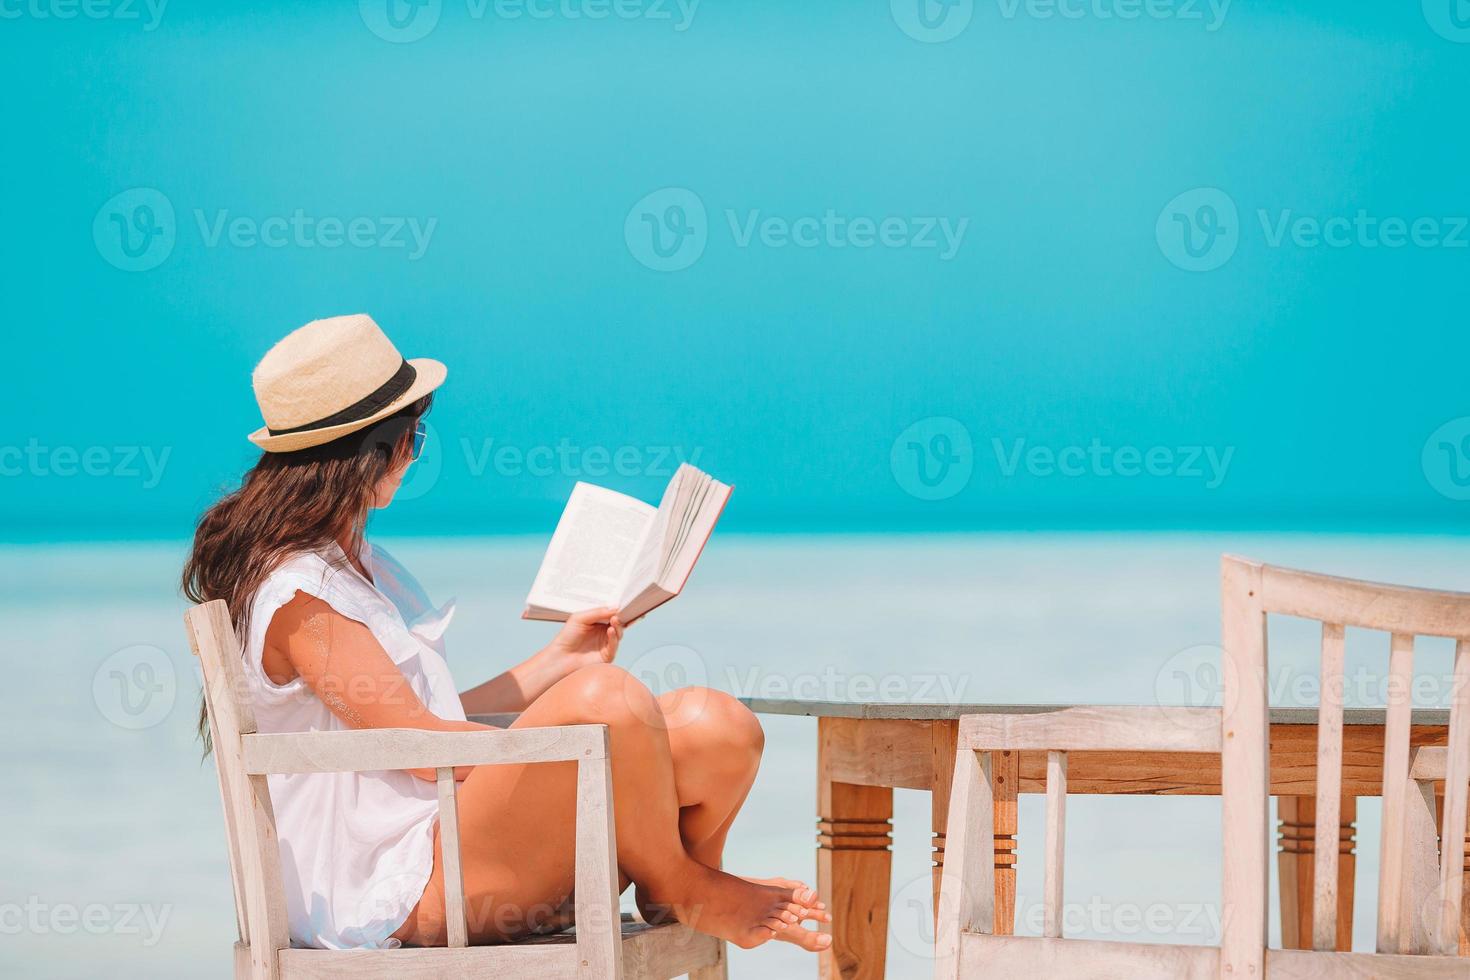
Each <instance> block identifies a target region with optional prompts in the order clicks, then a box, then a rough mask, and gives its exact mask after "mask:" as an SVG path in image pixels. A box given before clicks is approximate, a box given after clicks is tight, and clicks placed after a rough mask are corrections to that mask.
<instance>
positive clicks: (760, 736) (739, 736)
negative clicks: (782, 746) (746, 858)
mask: <svg viewBox="0 0 1470 980" xmlns="http://www.w3.org/2000/svg"><path fill="white" fill-rule="evenodd" d="M658 703H659V706H660V707H661V708H662V709H663V713H664V717H665V718H667V719H668V731H669V750H670V753H671V755H672V757H673V763H674V787H675V791H676V792H677V793H678V797H679V836H680V837H681V838H682V839H683V841H684V847H685V849H686V850H687V851H688V852H689V855H690V856H691V857H693V858H694V859H695V860H696V861H699V862H700V863H702V864H706V865H708V866H709V867H711V868H718V867H720V866H721V862H722V860H723V857H724V852H725V840H726V838H727V837H728V835H729V833H730V826H731V824H732V823H734V820H735V815H736V814H737V813H738V812H739V810H740V807H741V806H742V805H744V803H745V798H746V796H747V795H748V794H749V793H750V787H751V785H752V784H753V783H754V782H755V774H756V770H757V769H759V768H760V761H761V752H762V751H763V750H764V748H765V742H766V736H765V732H763V731H762V730H761V724H760V722H759V721H758V720H757V719H756V717H755V715H754V714H752V713H751V711H750V709H749V708H747V707H746V706H745V705H743V704H741V703H740V702H739V701H737V700H736V699H735V698H733V697H731V696H730V695H728V694H726V693H724V692H723V691H714V690H711V689H709V688H707V687H686V688H680V689H679V690H677V691H671V692H669V693H668V694H664V695H662V696H660V697H659V699H658Z"/></svg>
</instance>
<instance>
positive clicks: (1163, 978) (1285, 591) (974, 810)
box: [935, 556, 1470, 980]
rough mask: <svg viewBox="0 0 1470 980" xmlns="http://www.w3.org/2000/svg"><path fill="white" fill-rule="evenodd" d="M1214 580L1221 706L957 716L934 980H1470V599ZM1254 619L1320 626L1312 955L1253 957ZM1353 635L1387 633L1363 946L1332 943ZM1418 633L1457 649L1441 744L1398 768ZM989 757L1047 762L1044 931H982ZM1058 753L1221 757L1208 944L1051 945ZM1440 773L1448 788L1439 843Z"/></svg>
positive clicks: (1234, 566)
mask: <svg viewBox="0 0 1470 980" xmlns="http://www.w3.org/2000/svg"><path fill="white" fill-rule="evenodd" d="M1221 572H1222V575H1221V579H1222V588H1221V591H1222V620H1223V622H1222V650H1223V657H1224V663H1223V664H1222V667H1223V675H1224V707H1223V708H1222V709H1206V708H1166V707H1141V708H1067V709H1058V710H1056V711H1050V712H1039V713H1032V714H1013V715H968V716H965V717H964V718H962V719H961V722H960V732H959V752H958V756H957V759H956V763H955V774H954V781H953V784H952V790H951V802H950V810H949V828H948V834H947V842H946V859H945V864H944V876H943V881H942V885H941V890H940V899H939V909H938V915H939V932H938V941H937V943H936V947H935V957H936V972H935V976H936V977H940V978H950V980H953V978H959V977H962V976H963V977H977V976H1001V977H1006V976H1027V975H1031V976H1066V977H1099V978H1128V980H1152V978H1158V980H1174V978H1191V980H1206V978H1216V977H1218V978H1221V980H1227V978H1228V980H1247V978H1263V977H1264V978H1266V980H1296V978H1302V980H1305V978H1313V980H1317V978H1324V977H1361V978H1370V977H1376V978H1383V980H1419V978H1423V980H1429V978H1444V977H1465V978H1470V960H1465V959H1459V958H1455V957H1456V953H1457V952H1458V948H1459V944H1460V938H1461V921H1462V905H1463V901H1462V886H1463V879H1464V861H1465V827H1466V797H1467V792H1470V712H1466V711H1465V710H1463V709H1464V707H1465V703H1466V701H1467V700H1470V692H1467V691H1466V685H1467V684H1470V594H1463V593H1454V592H1436V591H1431V590H1426V589H1412V588H1404V587H1400V586H1392V585H1377V584H1373V583H1368V582H1359V581H1354V580H1350V579H1341V578H1334V577H1331V576H1326V575H1317V574H1313V573H1310V572H1299V571H1294V570H1291V569H1285V568H1276V567H1273V566H1270V565H1262V564H1259V563H1256V562H1251V561H1246V560H1244V559H1240V558H1234V557H1230V556H1226V557H1225V558H1224V559H1223V561H1222V568H1221ZM1268 614H1280V615H1286V616H1294V617H1299V618H1304V619H1311V620H1315V621H1317V622H1319V623H1321V624H1322V660H1321V662H1322V667H1321V688H1322V691H1323V698H1322V705H1321V707H1320V710H1319V714H1318V729H1317V736H1318V744H1317V791H1316V825H1315V828H1314V831H1315V839H1314V845H1315V846H1314V851H1315V856H1316V860H1315V862H1314V869H1313V930H1312V931H1313V937H1312V939H1313V949H1311V950H1276V949H1268V948H1267V935H1268V933H1267V910H1268V907H1269V906H1268V896H1267V888H1268V882H1269V869H1268V861H1269V852H1270V835H1271V827H1270V819H1269V809H1268V801H1269V796H1268V793H1269V736H1270V730H1269V724H1268V714H1267V707H1268V686H1267V677H1268V671H1267V664H1268V661H1267V652H1266V617H1267V615H1268ZM1349 626H1352V627H1356V628H1362V629H1369V630H1377V631H1381V632H1386V633H1388V634H1389V635H1390V640H1389V644H1388V646H1389V658H1388V668H1389V692H1390V696H1389V704H1388V706H1387V713H1386V723H1385V741H1384V755H1383V829H1382V845H1381V847H1382V860H1381V864H1380V870H1379V883H1378V887H1379V895H1378V940H1377V950H1378V951H1377V952H1376V953H1352V952H1337V951H1335V945H1336V933H1337V881H1338V875H1337V871H1338V868H1337V864H1338V861H1337V858H1338V818H1339V805H1340V790H1341V782H1342V761H1343V755H1342V712H1343V704H1342V691H1343V687H1342V680H1343V644H1344V631H1345V628H1346V627H1349ZM1419 635H1424V636H1445V637H1451V638H1453V639H1455V640H1456V648H1455V666H1454V681H1455V689H1454V693H1453V701H1452V706H1451V714H1450V730H1449V748H1448V749H1445V748H1438V749H1436V748H1421V749H1419V750H1418V752H1417V753H1416V754H1415V755H1414V756H1413V757H1412V759H1411V756H1410V743H1409V734H1410V732H1409V728H1410V714H1411V709H1412V703H1411V693H1412V680H1413V654H1414V637H1415V636H1419ZM996 750H1011V751H1017V752H1023V753H1026V752H1042V751H1045V752H1046V753H1047V756H1046V757H1047V769H1046V774H1047V778H1046V796H1047V827H1046V849H1045V868H1044V875H1045V878H1044V887H1043V899H1044V923H1045V925H1044V929H1043V935H1042V936H1040V937H1022V936H1000V935H995V928H994V926H995V921H994V919H995V910H994V895H995V890H994V864H995V862H994V838H993V836H992V821H993V787H992V785H991V780H990V752H991V751H996ZM1068 751H1112V752H1116V751H1125V752H1126V751H1144V752H1157V751H1167V752H1199V753H1207V754H1218V755H1219V757H1220V767H1221V782H1222V792H1221V808H1222V821H1221V825H1222V833H1223V838H1224V839H1223V844H1224V847H1223V873H1222V889H1221V891H1222V908H1221V911H1222V926H1221V942H1220V946H1219V947H1212V946H1175V945H1163V944H1144V943H1114V942H1099V941H1090V940H1089V941H1083V940H1070V939H1065V938H1063V936H1062V930H1061V922H1062V867H1063V857H1064V846H1063V836H1064V826H1065V823H1064V821H1065V803H1066V792H1067V790H1066V779H1067V753H1068ZM1436 780H1442V781H1443V782H1444V786H1445V790H1444V793H1445V806H1444V813H1443V821H1442V823H1441V824H1440V826H1441V827H1443V833H1442V834H1439V835H1437V834H1436V830H1435V797H1434V792H1433V790H1434V784H1435V781H1436ZM1440 838H1442V840H1443V847H1440V846H1439V839H1440Z"/></svg>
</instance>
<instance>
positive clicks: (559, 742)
mask: <svg viewBox="0 0 1470 980" xmlns="http://www.w3.org/2000/svg"><path fill="white" fill-rule="evenodd" d="M602 732H603V730H602V726H601V725H559V726H557V727H555V728H506V729H494V730H486V731H474V732H432V731H425V730H423V729H419V728H368V729H362V730H356V731H335V732H273V733H270V734H267V735H247V736H245V738H244V753H245V768H246V771H247V772H249V773H252V774H257V775H263V774H266V773H271V774H275V773H300V772H371V771H373V770H378V769H438V768H441V767H443V766H485V765H505V764H512V763H519V764H524V763H531V762H574V761H576V760H578V759H583V758H592V757H594V756H595V755H596V753H599V752H602V751H604V749H603V734H602Z"/></svg>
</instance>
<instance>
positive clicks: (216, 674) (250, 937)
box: [184, 599, 290, 977]
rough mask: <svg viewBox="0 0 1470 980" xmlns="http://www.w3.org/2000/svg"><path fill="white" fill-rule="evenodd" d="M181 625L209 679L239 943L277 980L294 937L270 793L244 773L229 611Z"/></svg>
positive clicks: (212, 609)
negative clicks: (284, 952)
mask: <svg viewBox="0 0 1470 980" xmlns="http://www.w3.org/2000/svg"><path fill="white" fill-rule="evenodd" d="M184 622H185V625H186V627H187V629H188V633H189V645H190V646H191V647H192V648H193V650H194V653H195V655H196V656H197V657H199V662H200V665H201V667H202V668H203V671H204V703H205V705H206V707H207V708H208V711H209V732H210V737H211V739H212V741H213V744H214V762H215V767H216V769H217V771H218V773H219V784H220V796H221V799H222V801H223V804H224V812H225V831H226V834H227V835H228V837H229V853H230V880H231V884H232V885H233V886H234V891H235V919H236V925H237V927H238V929H239V933H240V943H241V946H242V947H248V948H249V951H250V960H251V964H252V975H253V976H269V977H275V976H277V975H278V971H279V966H278V960H277V955H276V951H277V950H280V949H285V948H286V947H287V946H289V945H290V932H289V927H288V926H287V922H286V895H285V891H284V890H283V888H282V886H281V858H280V848H279V845H278V844H277V841H276V821H275V815H274V813H273V812H272V810H271V798H270V790H269V788H268V786H267V785H266V777H265V776H252V775H250V774H248V773H247V772H246V771H245V757H244V749H243V743H242V741H241V740H242V738H243V737H244V736H245V735H251V734H254V733H255V731H256V728H255V712H254V711H253V710H252V709H251V707H250V697H249V689H248V688H247V687H246V681H245V673H244V668H243V666H242V664H241V659H240V644H239V640H238V639H237V638H236V636H235V628H234V624H233V623H232V622H231V620H230V612H229V609H228V608H227V607H226V605H225V603H224V602H223V601H221V600H218V599H216V600H214V601H213V602H206V603H203V604H201V605H198V606H195V607H193V608H192V609H190V610H189V611H188V612H187V613H185V615H184Z"/></svg>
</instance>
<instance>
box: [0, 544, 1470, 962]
mask: <svg viewBox="0 0 1470 980" xmlns="http://www.w3.org/2000/svg"><path fill="white" fill-rule="evenodd" d="M386 543H387V544H388V546H389V547H390V548H391V549H392V550H393V551H394V552H395V553H396V554H397V555H398V556H399V557H400V558H402V559H403V560H405V561H406V562H407V563H408V565H409V566H410V567H411V568H413V569H415V570H416V572H417V573H418V574H419V576H420V578H421V579H422V580H423V582H424V584H425V585H426V587H427V588H428V589H429V591H430V592H431V594H433V595H434V596H435V597H436V598H437V597H448V596H450V595H457V596H458V597H459V600H460V610H459V613H458V614H457V618H456V621H455V623H454V625H453V627H452V629H451V631H450V633H449V634H448V636H449V644H450V654H451V658H450V659H451V664H452V666H453V667H454V670H455V674H456V677H457V679H458V680H459V682H460V684H461V686H462V687H467V686H469V685H471V684H473V683H475V682H477V681H479V680H481V679H483V678H484V677H486V676H488V675H490V674H493V673H494V672H496V671H498V670H500V669H502V668H504V667H505V666H507V665H508V664H510V663H511V662H512V661H513V660H515V659H516V658H518V657H520V656H523V655H525V654H527V653H529V652H530V651H531V650H532V649H534V648H535V647H536V646H538V645H539V644H540V643H542V642H543V641H544V640H545V638H546V636H547V634H548V632H549V629H548V628H547V627H546V626H545V625H544V624H529V623H525V622H522V621H520V620H519V619H518V618H517V617H518V614H519V611H520V604H521V600H522V599H523V597H524V594H525V590H526V588H527V586H528V583H529V582H530V579H531V576H532V574H533V573H534V570H535V567H536V564H537V562H538V560H539V557H540V552H541V547H542V544H543V542H542V539H541V538H539V537H508V538H484V539H463V540H442V539H441V540H419V539H404V540H389V541H386ZM1227 550H1228V551H1234V552H1238V553H1244V554H1248V555H1251V556H1253V557H1258V558H1262V559H1266V560H1271V561H1276V562H1281V563H1287V564H1296V565H1300V566H1306V567H1311V568H1316V569H1322V570H1327V571H1333V572H1339V573H1343V574H1349V575H1358V576H1368V577H1374V578H1379V579H1386V580H1392V581H1400V582H1405V583H1411V584H1421V585H1434V586H1440V587H1448V588H1462V589H1465V588H1470V541H1467V540H1465V539H1461V538H1435V537H1346V536H1280V535H1274V536H1262V535H1118V534H1096V535H1023V534H1016V535H952V536H934V537H883V536H875V535H868V536H861V537H841V536H829V537H824V536H782V537H775V538H770V537H760V536H740V535H726V536H723V537H717V538H716V539H715V541H714V542H713V543H712V544H711V546H710V550H709V552H708V553H707V555H706V557H705V560H704V561H703V562H702V563H701V567H700V569H699V571H698V572H697V573H696V574H695V577H694V579H693V581H692V583H691V586H690V589H689V591H688V593H687V594H686V595H684V596H683V597H681V598H680V599H679V600H678V601H677V602H675V603H673V604H671V605H669V606H667V607H665V608H664V609H662V610H660V611H659V613H657V614H656V615H654V616H652V617H650V618H649V619H648V620H647V621H645V622H643V623H640V624H639V625H638V626H637V628H635V629H634V630H632V631H631V632H630V633H629V636H628V638H627V640H626V641H625V644H624V648H623V651H622V653H621V656H620V660H621V662H623V663H624V664H625V665H626V666H628V667H629V668H630V669H632V670H634V671H635V672H636V673H639V674H640V675H641V676H644V677H645V678H646V679H648V680H649V681H650V682H652V683H654V684H656V685H667V684H670V683H675V682H679V681H686V682H701V683H708V684H711V685H712V686H716V687H720V688H724V689H727V690H732V691H734V692H736V693H740V694H758V695H764V696H783V695H784V694H787V693H795V694H798V695H801V696H805V697H837V698H841V697H845V696H857V697H863V698H868V699H885V700H947V699H960V700H966V701H998V702H1037V701H1046V702H1079V701H1081V702H1121V703H1151V702H1154V701H1163V702H1165V703H1178V702H1179V701H1181V700H1188V701H1192V702H1199V703H1203V701H1205V700H1208V697H1209V689H1210V685H1211V683H1212V674H1211V673H1210V672H1209V671H1208V670H1203V669H1202V665H1205V666H1207V665H1208V664H1209V663H1210V662H1211V658H1212V657H1213V656H1214V652H1213V651H1212V649H1211V647H1212V645H1213V644H1214V643H1215V642H1216V641H1217V634H1218V627H1217V616H1218V600H1217V584H1216V563H1217V561H1218V556H1219V554H1220V553H1221V552H1222V551H1227ZM180 555H181V546H179V545H172V544H146V545H136V544H116V545H90V546H81V545H77V546H66V547H53V546H42V545H38V546H8V547H5V548H3V549H0V596H3V598H0V620H3V622H4V623H5V632H6V650H7V654H8V655H7V663H8V664H9V665H10V667H11V670H12V675H11V683H10V685H9V686H8V691H9V696H8V697H7V698H6V709H5V711H4V713H3V721H0V769H3V771H4V772H5V774H6V777H7V783H8V785H7V791H6V793H5V798H6V802H5V804H4V806H3V807H0V829H3V833H0V868H3V869H4V870H3V874H0V881H3V885H0V930H3V933H0V962H3V963H4V964H5V965H6V966H7V969H6V971H5V972H7V973H12V974H14V975H47V976H56V977H78V978H80V977H93V976H96V975H97V974H98V973H99V971H105V972H107V973H108V974H109V975H119V976H140V977H141V976H148V977H158V978H170V977H177V978H185V977H187V978H197V977H201V976H225V975H227V973H228V969H229V947H230V943H231V942H232V941H233V938H234V925H233V922H234V920H233V914H232V912H231V906H230V891H229V886H228V879H227V871H226V866H225V859H224V845H223V836H222V827H221V818H220V813H219V805H218V798H217V791H216V788H215V784H214V774H213V770H212V768H211V767H209V766H208V765H204V766H201V765H200V764H199V762H198V752H197V747H196V745H195V743H194V742H193V740H192V733H191V729H192V723H193V713H194V697H195V692H196V690H197V682H196V680H195V675H194V672H193V670H194V668H193V666H192V664H191V658H190V656H189V654H188V651H187V647H186V645H185V642H184V638H183V633H182V629H181V622H180V615H181V613H182V611H183V608H184V606H183V603H182V601H181V600H178V599H176V598H173V596H174V594H175V588H174V582H173V577H174V575H175V573H176V571H177V568H178V564H179V560H180ZM1272 640H1273V644H1274V652H1273V674H1272V685H1273V697H1274V699H1275V700H1276V702H1277V703H1282V704H1298V703H1312V701H1313V700H1314V699H1315V690H1314V689H1313V687H1312V685H1311V681H1312V679H1313V678H1314V677H1315V666H1314V665H1315V660H1314V657H1315V648H1314V642H1315V637H1314V636H1313V634H1312V632H1311V630H1309V629H1297V628H1295V626H1294V625H1287V626H1283V627H1282V628H1280V629H1278V630H1276V631H1275V632H1273V636H1272ZM1385 649H1386V641H1384V640H1382V639H1381V638H1377V639H1370V638H1369V637H1366V636H1357V635H1355V634H1354V635H1351V636H1350V638H1349V646H1348V676H1349V680H1350V686H1349V692H1348V696H1349V699H1350V700H1351V701H1353V702H1355V703H1360V704H1365V703H1371V702H1372V701H1373V700H1374V698H1375V696H1376V695H1375V682H1376V680H1377V679H1380V678H1381V674H1382V665H1383V663H1384V650H1385ZM1421 651H1422V653H1421V657H1420V664H1421V667H1422V669H1423V670H1424V671H1425V672H1426V673H1427V674H1428V675H1430V676H1431V679H1432V678H1433V677H1435V676H1440V677H1442V676H1445V675H1447V674H1448V670H1449V658H1448V650H1447V648H1444V647H1440V646H1437V645H1434V644H1425V645H1423V646H1421ZM1441 691H1442V688H1436V687H1434V686H1433V685H1431V686H1429V687H1426V688H1425V689H1424V691H1422V692H1421V694H1423V695H1424V696H1425V699H1426V703H1429V702H1433V701H1435V700H1436V699H1437V698H1438V696H1439V693H1441ZM765 721H766V730H767V735H768V743H767V753H766V760H765V763H764V765H763V768H762V771H761V775H760V778H759V781H758V783H757V785H756V788H755V790H754V792H753V793H752V796H751V799H750V802H749V804H748V807H747V810H746V812H745V813H744V815H743V817H742V819H741V821H740V823H739V824H738V825H737V827H736V831H735V834H734V839H733V841H732V843H731V848H730V854H729V865H730V867H732V868H733V869H736V870H740V871H746V872H750V873H761V874H776V873H781V874H795V875H812V874H814V858H813V831H814V823H813V821H814V816H815V810H814V799H815V797H814V793H815V788H814V734H815V725H814V723H813V722H811V721H810V720H807V719H791V718H775V717H771V718H767V719H765ZM1376 814H1377V810H1376V806H1375V805H1372V804H1367V803H1365V804H1364V805H1363V807H1362V810H1361V812H1360V820H1359V841H1360V845H1361V846H1360V852H1361V856H1360V869H1359V876H1360V877H1359V880H1360V882H1362V883H1363V884H1362V886H1361V887H1360V888H1359V891H1358V912H1359V914H1358V920H1357V937H1358V941H1359V943H1360V944H1361V943H1370V942H1371V933H1372V925H1371V921H1372V915H1371V911H1370V910H1371V908H1372V902H1373V891H1374V889H1373V887H1372V885H1371V882H1372V880H1373V877H1374V874H1375V867H1376V864H1375V862H1376V859H1375V856H1374V852H1376V849H1377V848H1376V841H1377V823H1376ZM1040 815H1041V814H1040V807H1039V800H1038V799H1032V798H1025V799H1023V801H1022V806H1021V819H1022V845H1021V857H1020V886H1019V891H1020V905H1021V918H1022V922H1021V929H1022V931H1027V930H1028V916H1034V915H1035V911H1034V910H1035V908H1036V902H1037V900H1038V898H1039V894H1040V870H1041V869H1040V856H1039V851H1040V847H1039V839H1038V838H1039V833H1040V829H1039V828H1040V823H1039V820H1040ZM895 823H896V826H895V848H894V850H895V858H894V868H895V871H894V899H893V903H892V922H891V940H890V957H891V963H892V967H893V974H892V975H894V976H898V977H917V976H922V975H924V970H925V969H926V965H925V962H924V952H925V941H926V939H927V937H928V936H929V933H928V926H927V925H926V924H925V923H926V916H927V914H928V913H927V907H928V906H927V902H928V897H927V896H928V885H927V881H928V873H927V867H928V863H927V862H928V857H927V848H928V801H927V797H925V796H923V795H922V794H918V793H909V792H902V791H901V792H900V793H899V794H898V798H897V815H896V821H895ZM1218 839H1219V818H1218V806H1217V804H1215V803H1214V802H1213V801H1211V800H1198V799H1196V800H1189V799H1164V800H1138V799H1097V798H1088V799H1078V800H1075V801H1074V802H1073V804H1072V806H1071V810H1070V815H1069V840H1068V844H1069V851H1068V853H1069V863H1068V867H1067V900H1068V902H1069V903H1075V905H1076V908H1075V911H1074V918H1073V919H1072V920H1071V922H1070V923H1069V925H1070V927H1071V932H1072V934H1076V935H1085V934H1096V935H1100V936H1103V937H1111V938H1119V939H1121V938H1135V939H1145V940H1158V941H1193V942H1203V941H1209V940H1210V938H1211V937H1212V935H1213V931H1212V930H1214V928H1215V925H1214V922H1215V919H1214V918H1213V916H1214V915H1215V912H1214V909H1215V903H1217V902H1218V888H1219V868H1218V857H1217V854H1218ZM150 916H151V918H150ZM1029 931H1033V932H1034V931H1035V923H1034V922H1032V923H1031V924H1030V930H1029ZM733 975H734V976H736V977H757V976H759V977H763V978H775V977H809V976H812V975H814V974H813V973H812V966H811V965H810V964H808V963H807V962H805V960H804V959H803V957H802V956H799V955H798V954H797V953H795V952H794V951H789V950H787V949H784V948H771V949H766V950H760V951H755V952H752V953H743V952H739V951H737V952H736V954H735V957H734V968H733Z"/></svg>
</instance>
